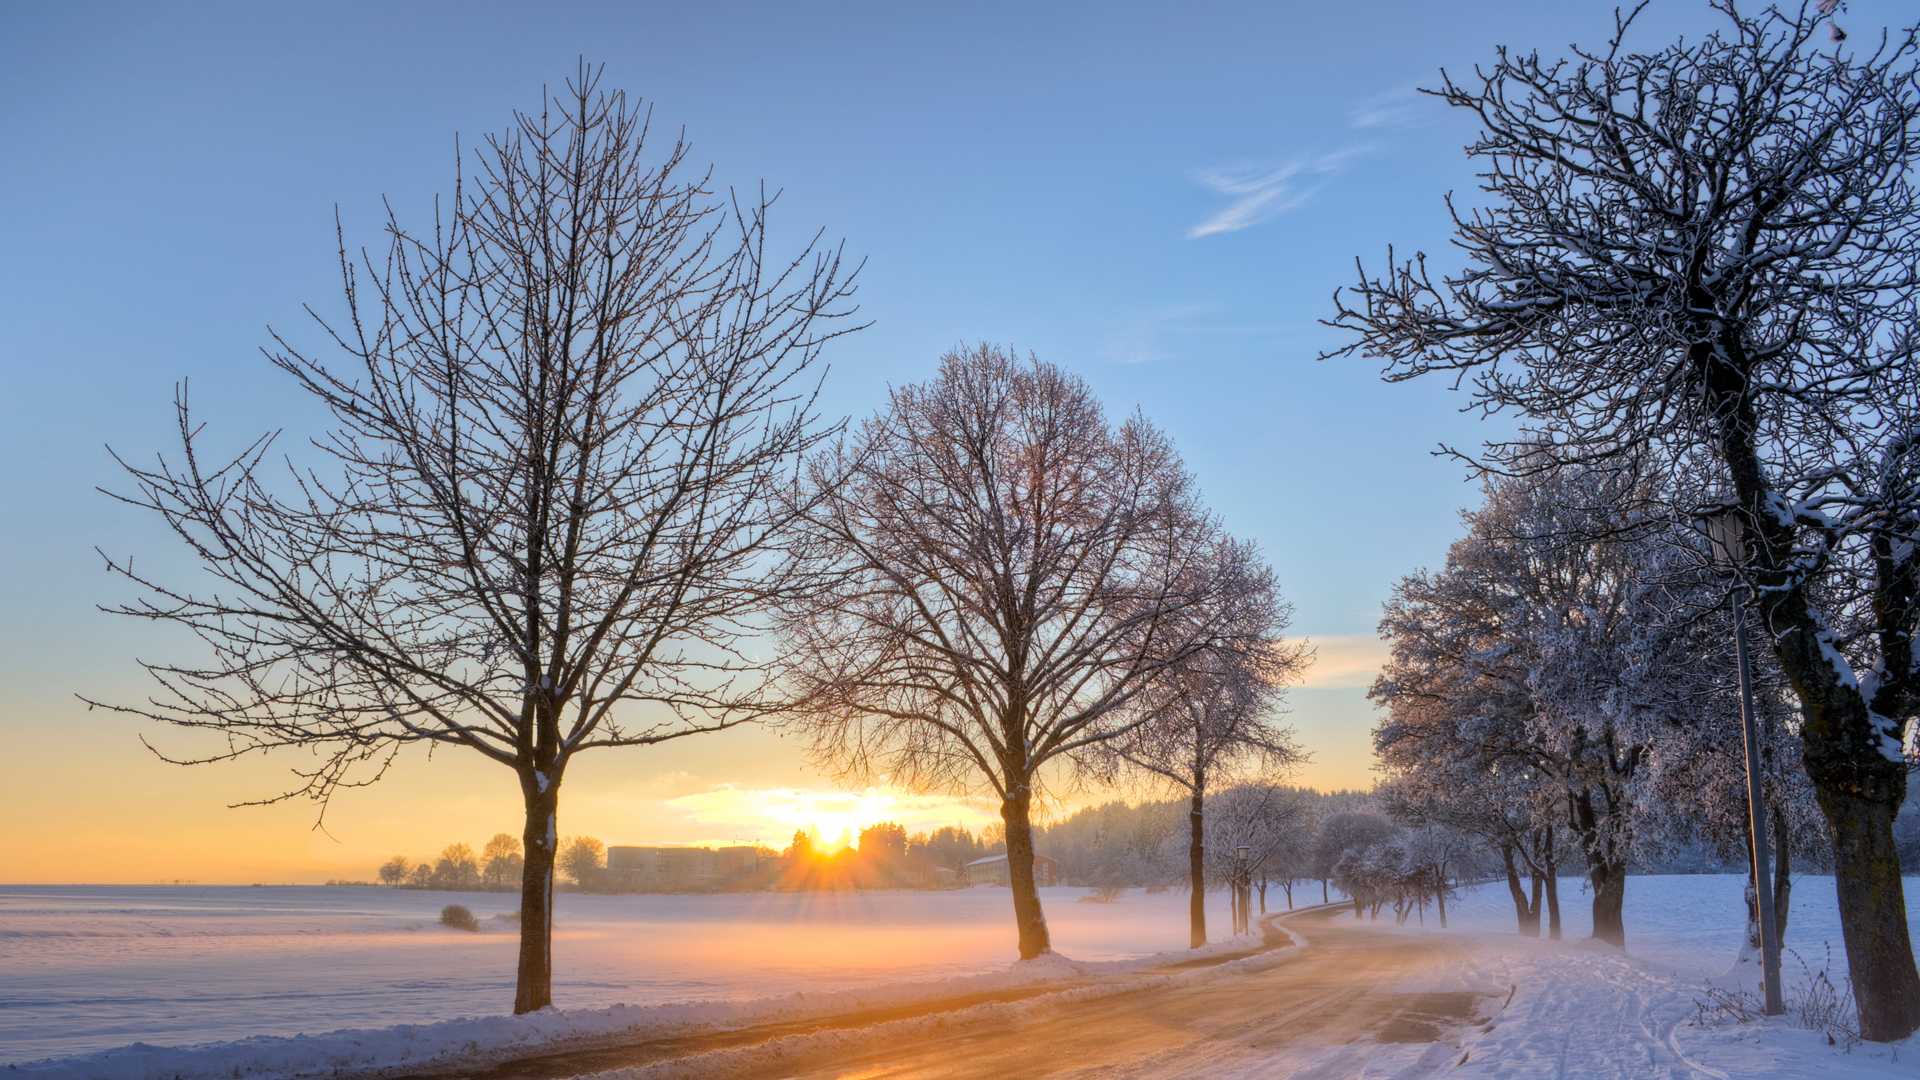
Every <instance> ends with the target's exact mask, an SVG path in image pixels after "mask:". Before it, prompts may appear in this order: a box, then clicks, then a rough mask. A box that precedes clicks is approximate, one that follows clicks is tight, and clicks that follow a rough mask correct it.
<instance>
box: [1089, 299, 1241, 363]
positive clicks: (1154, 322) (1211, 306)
mask: <svg viewBox="0 0 1920 1080" xmlns="http://www.w3.org/2000/svg"><path fill="white" fill-rule="evenodd" d="M1219 308H1220V305H1219V304H1218V303H1196V304H1170V305H1167V306H1165V307H1159V308H1155V309H1153V310H1152V311H1149V312H1146V313H1145V314H1142V315H1141V316H1139V317H1138V318H1136V319H1135V320H1134V321H1133V323H1132V324H1131V325H1129V326H1127V327H1125V328H1124V329H1121V330H1119V331H1117V332H1115V333H1113V334H1111V335H1109V336H1108V338H1107V340H1106V343H1105V347H1104V348H1103V349H1102V350H1101V351H1102V352H1103V353H1104V354H1105V356H1106V358H1107V359H1108V360H1110V361H1112V362H1113V363H1116V364H1147V363H1152V362H1153V361H1155V360H1164V359H1166V358H1167V356H1168V355H1169V354H1168V353H1167V351H1166V349H1165V348H1164V347H1163V346H1162V344H1161V337H1162V335H1163V334H1164V333H1165V331H1166V330H1167V329H1168V328H1169V326H1170V324H1177V323H1179V322H1180V321H1181V320H1184V319H1189V318H1192V317H1193V316H1196V315H1207V314H1211V313H1212V312H1215V311H1218V310H1219ZM1182 329H1186V328H1184V327H1183V328H1182Z"/></svg>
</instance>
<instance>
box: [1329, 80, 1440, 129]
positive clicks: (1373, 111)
mask: <svg viewBox="0 0 1920 1080" xmlns="http://www.w3.org/2000/svg"><path fill="white" fill-rule="evenodd" d="M1422 100H1423V99H1422V98H1421V97H1420V91H1419V89H1418V88H1417V87H1413V86H1402V87H1398V88H1396V89H1393V90H1385V91H1382V92H1380V93H1378V94H1375V95H1373V96H1372V97H1370V98H1366V99H1365V100H1363V101H1361V102H1360V103H1359V104H1358V105H1355V106H1354V107H1353V111H1352V112H1351V113H1349V114H1348V116H1347V126H1349V127H1355V128H1360V129H1362V130H1365V129H1367V128H1383V127H1398V126H1399V125H1401V124H1404V123H1406V122H1407V121H1408V120H1411V119H1412V118H1413V114H1414V110H1416V109H1418V108H1419V107H1420V104H1421V102H1422Z"/></svg>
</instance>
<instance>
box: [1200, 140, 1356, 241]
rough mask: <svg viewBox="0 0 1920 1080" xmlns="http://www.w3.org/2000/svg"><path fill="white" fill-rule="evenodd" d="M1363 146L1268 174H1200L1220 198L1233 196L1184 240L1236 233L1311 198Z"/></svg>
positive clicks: (1289, 163) (1295, 164) (1242, 172)
mask: <svg viewBox="0 0 1920 1080" xmlns="http://www.w3.org/2000/svg"><path fill="white" fill-rule="evenodd" d="M1363 149H1364V148H1363V147H1353V148H1350V149H1346V150H1340V151H1336V152H1335V153H1331V154H1326V155H1323V156H1321V157H1318V158H1314V159H1313V160H1312V161H1292V162H1288V163H1287V164H1285V165H1282V166H1281V167H1279V168H1278V169H1273V170H1270V171H1254V170H1239V171H1214V172H1205V173H1201V174H1200V182H1201V183H1203V184H1205V185H1207V186H1208V187H1210V188H1212V189H1213V190H1215V191H1217V192H1219V193H1220V194H1222V195H1232V196H1234V197H1235V198H1234V201H1233V202H1232V203H1230V204H1228V206H1227V208H1226V209H1224V210H1222V211H1220V212H1219V213H1217V214H1215V215H1213V216H1212V217H1210V218H1208V219H1207V220H1205V221H1203V222H1201V223H1200V224H1198V225H1195V226H1194V227H1193V228H1192V229H1190V230H1188V232H1187V239H1189V240H1197V239H1199V238H1200V237H1202V236H1212V235H1214V234H1215V233H1228V232H1239V231H1240V230H1241V229H1248V228H1252V227H1253V226H1255V225H1260V224H1263V223H1265V222H1268V221H1272V220H1273V219H1274V218H1276V217H1279V216H1280V215H1281V214H1284V213H1286V212H1287V211H1289V210H1291V209H1293V208H1294V207H1296V206H1299V205H1300V204H1301V203H1304V202H1306V201H1307V200H1308V199H1310V198H1312V197H1313V194H1314V192H1316V191H1319V190H1320V188H1321V186H1322V185H1324V184H1325V183H1326V177H1328V176H1329V175H1331V174H1332V173H1335V172H1338V171H1339V170H1340V168H1341V167H1342V166H1344V165H1345V164H1346V163H1347V161H1348V159H1350V158H1352V157H1353V156H1355V155H1356V154H1359V153H1361V152H1362V150H1363Z"/></svg>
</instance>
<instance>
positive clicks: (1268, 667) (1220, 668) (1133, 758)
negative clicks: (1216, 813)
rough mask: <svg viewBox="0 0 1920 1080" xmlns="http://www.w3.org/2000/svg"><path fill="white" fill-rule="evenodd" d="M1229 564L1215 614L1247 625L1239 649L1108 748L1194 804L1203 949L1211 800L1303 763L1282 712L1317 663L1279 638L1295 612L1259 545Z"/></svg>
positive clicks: (1205, 663) (1245, 547)
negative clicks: (1293, 688)
mask: <svg viewBox="0 0 1920 1080" xmlns="http://www.w3.org/2000/svg"><path fill="white" fill-rule="evenodd" d="M1221 558H1222V562H1221V566H1220V567H1219V568H1218V569H1217V570H1215V571H1214V574H1215V580H1216V582H1217V584H1218V589H1217V592H1216V599H1215V601H1214V604H1215V605H1222V606H1225V607H1226V608H1228V609H1229V610H1228V611H1226V612H1225V613H1224V614H1225V618H1224V619H1223V620H1222V622H1223V623H1225V624H1227V625H1233V624H1238V626H1239V629H1238V630H1237V631H1236V633H1235V641H1236V645H1235V646H1233V647H1226V648H1220V649H1209V650H1206V651H1203V652H1200V653H1196V654H1195V655H1194V656H1192V657H1191V658H1189V659H1188V660H1187V661H1186V662H1185V663H1182V664H1180V665H1178V666H1177V667H1175V668H1173V669H1172V670H1171V671H1170V672H1169V673H1168V675H1167V677H1166V678H1164V679H1162V680H1161V681H1160V683H1159V685H1157V686H1156V687H1155V688H1154V689H1153V690H1152V691H1151V692H1149V693H1148V694H1146V695H1143V696H1142V697H1141V698H1140V700H1139V705H1138V707H1139V708H1141V709H1143V710H1145V711H1147V712H1149V713H1150V714H1151V716H1152V719H1151V720H1150V721H1149V722H1147V723H1145V724H1142V725H1140V726H1139V727H1137V728H1135V729H1134V730H1133V731H1132V732H1131V733H1129V734H1128V735H1127V736H1125V737H1124V738H1120V739H1115V740H1113V741H1111V742H1109V743H1108V744H1107V746H1108V747H1109V751H1110V753H1111V754H1112V755H1113V756H1114V758H1115V759H1117V760H1119V761H1122V762H1125V763H1127V764H1129V765H1131V766H1133V767H1134V768H1137V769H1139V770H1141V771H1143V772H1145V773H1147V774H1148V775H1150V776H1152V777H1154V778H1155V779H1158V780H1161V781H1164V782H1165V783H1167V784H1169V785H1171V786H1172V787H1174V788H1175V789H1177V790H1178V791H1181V792H1184V793H1185V794H1186V796H1187V800H1188V804H1189V808H1188V811H1187V826H1188V841H1187V877H1188V882H1189V884H1190V886H1191V888H1192V892H1191V894H1190V905H1189V911H1188V921H1189V926H1190V933H1189V938H1190V941H1191V944H1192V946H1193V947H1194V948H1196V949H1197V948H1199V947H1200V946H1202V945H1205V944H1206V943H1207V906H1206V893H1207V889H1206V866H1207V861H1206V860H1207V852H1206V835H1207V833H1206V797H1207V792H1208V790H1209V788H1210V786H1211V785H1214V784H1218V783H1220V782H1222V781H1224V780H1229V779H1231V778H1233V776H1234V775H1235V774H1236V773H1239V772H1242V771H1244V770H1247V769H1249V768H1260V769H1264V770H1269V771H1270V770H1273V769H1278V768H1283V767H1285V766H1287V765H1289V764H1290V763H1292V762H1294V761H1296V760H1298V758H1299V757H1300V752H1299V749H1298V747H1296V746H1295V745H1294V743H1293V740H1292V731H1291V730H1290V729H1287V728H1284V727H1282V726H1280V724H1279V723H1278V717H1277V711H1278V708H1279V705H1280V701H1281V698H1282V697H1283V695H1284V694H1285V692H1286V686H1287V683H1289V682H1291V681H1292V680H1293V679H1295V678H1297V677H1298V676H1299V674H1300V672H1301V671H1302V670H1304V669H1305V667H1306V665H1307V664H1308V662H1309V661H1310V659H1311V655H1310V653H1309V652H1308V650H1307V648H1306V647H1305V646H1302V645H1298V644H1289V643H1287V642H1284V641H1282V640H1281V639H1280V638H1279V636H1278V635H1279V634H1280V632H1281V631H1282V630H1284V629H1285V628H1286V625H1287V614H1288V609H1287V607H1286V605H1284V604H1282V603H1281V602H1280V598H1279V595H1278V593H1277V591H1276V589H1275V587H1274V583H1273V572H1272V571H1271V570H1270V569H1269V568H1267V567H1266V566H1264V565H1262V564H1261V563H1260V562H1259V559H1258V555H1257V554H1256V553H1255V552H1254V550H1253V547H1252V545H1250V544H1241V543H1232V542H1229V543H1226V544H1223V545H1222V547H1221ZM1194 614H1195V617H1199V618H1214V617H1216V616H1215V613H1212V612H1202V611H1196V612H1195V613H1194ZM1238 642H1249V643H1251V645H1252V647H1251V648H1245V647H1241V646H1240V645H1238V644H1237V643H1238Z"/></svg>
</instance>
